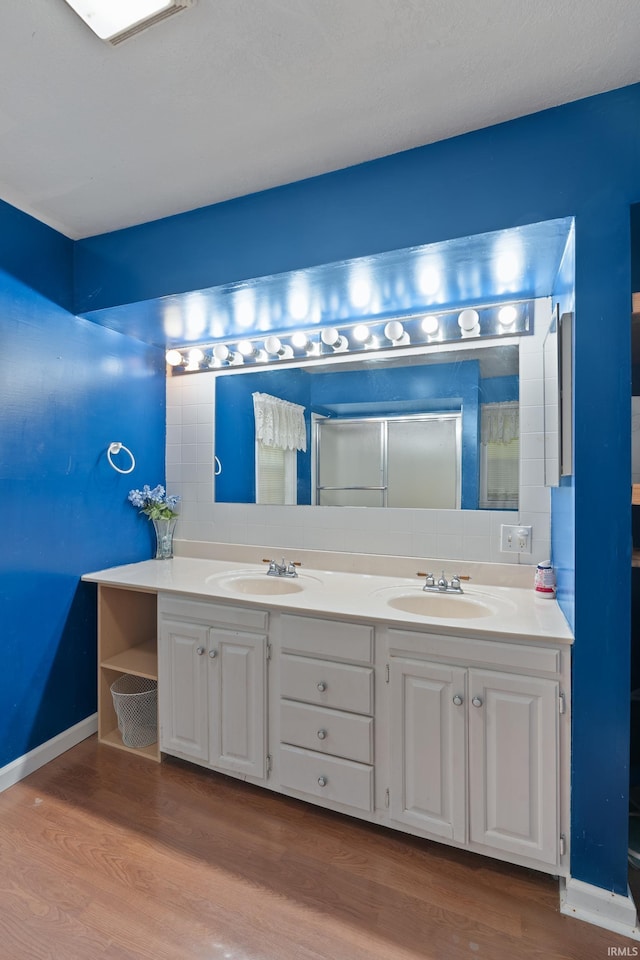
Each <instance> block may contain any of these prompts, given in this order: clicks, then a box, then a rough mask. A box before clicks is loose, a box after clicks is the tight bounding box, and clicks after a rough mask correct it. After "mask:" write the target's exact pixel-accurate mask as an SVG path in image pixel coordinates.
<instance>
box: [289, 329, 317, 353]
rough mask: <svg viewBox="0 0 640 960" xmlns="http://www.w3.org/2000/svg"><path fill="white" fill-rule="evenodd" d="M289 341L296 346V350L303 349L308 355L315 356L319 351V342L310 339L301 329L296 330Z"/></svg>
mask: <svg viewBox="0 0 640 960" xmlns="http://www.w3.org/2000/svg"><path fill="white" fill-rule="evenodd" d="M291 343H292V344H293V345H294V347H297V348H298V350H304V351H305V353H308V354H309V355H310V356H317V355H318V354H319V353H320V344H319V343H314V342H313V340H310V339H309V337H308V336H307V334H306V333H303V332H302V330H296V332H295V333H294V334H293V336H292V337H291Z"/></svg>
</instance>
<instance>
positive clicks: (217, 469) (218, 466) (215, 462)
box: [213, 454, 222, 477]
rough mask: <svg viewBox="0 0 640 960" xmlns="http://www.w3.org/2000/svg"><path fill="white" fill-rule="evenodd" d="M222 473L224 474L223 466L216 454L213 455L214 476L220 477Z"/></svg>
mask: <svg viewBox="0 0 640 960" xmlns="http://www.w3.org/2000/svg"><path fill="white" fill-rule="evenodd" d="M221 473H222V464H221V463H220V461H219V460H218V458H217V457H216V455H215V454H214V455H213V475H214V477H219V476H220V474H221Z"/></svg>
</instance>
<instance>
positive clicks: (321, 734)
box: [318, 730, 327, 740]
mask: <svg viewBox="0 0 640 960" xmlns="http://www.w3.org/2000/svg"><path fill="white" fill-rule="evenodd" d="M326 736H327V731H326V730H318V740H325V739H326Z"/></svg>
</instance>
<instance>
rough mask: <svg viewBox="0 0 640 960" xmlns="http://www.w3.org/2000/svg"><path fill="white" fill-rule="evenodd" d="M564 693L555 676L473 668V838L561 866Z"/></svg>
mask: <svg viewBox="0 0 640 960" xmlns="http://www.w3.org/2000/svg"><path fill="white" fill-rule="evenodd" d="M558 694H559V686H558V683H556V682H555V681H553V680H544V679H540V678H536V677H520V676H513V675H510V674H506V673H494V672H492V671H485V670H470V671H469V779H470V786H469V796H470V825H471V840H472V842H475V843H482V844H485V845H486V846H489V847H494V848H497V849H499V850H505V851H508V852H509V853H515V854H518V855H520V856H525V857H531V858H532V859H534V860H541V861H543V862H544V863H557V859H558Z"/></svg>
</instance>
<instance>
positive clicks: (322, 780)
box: [318, 777, 329, 787]
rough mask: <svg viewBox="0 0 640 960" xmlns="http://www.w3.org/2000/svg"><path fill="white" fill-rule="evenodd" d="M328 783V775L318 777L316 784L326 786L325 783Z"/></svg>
mask: <svg viewBox="0 0 640 960" xmlns="http://www.w3.org/2000/svg"><path fill="white" fill-rule="evenodd" d="M328 783H329V778H328V777H318V786H319V787H326V785H327V784H328Z"/></svg>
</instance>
